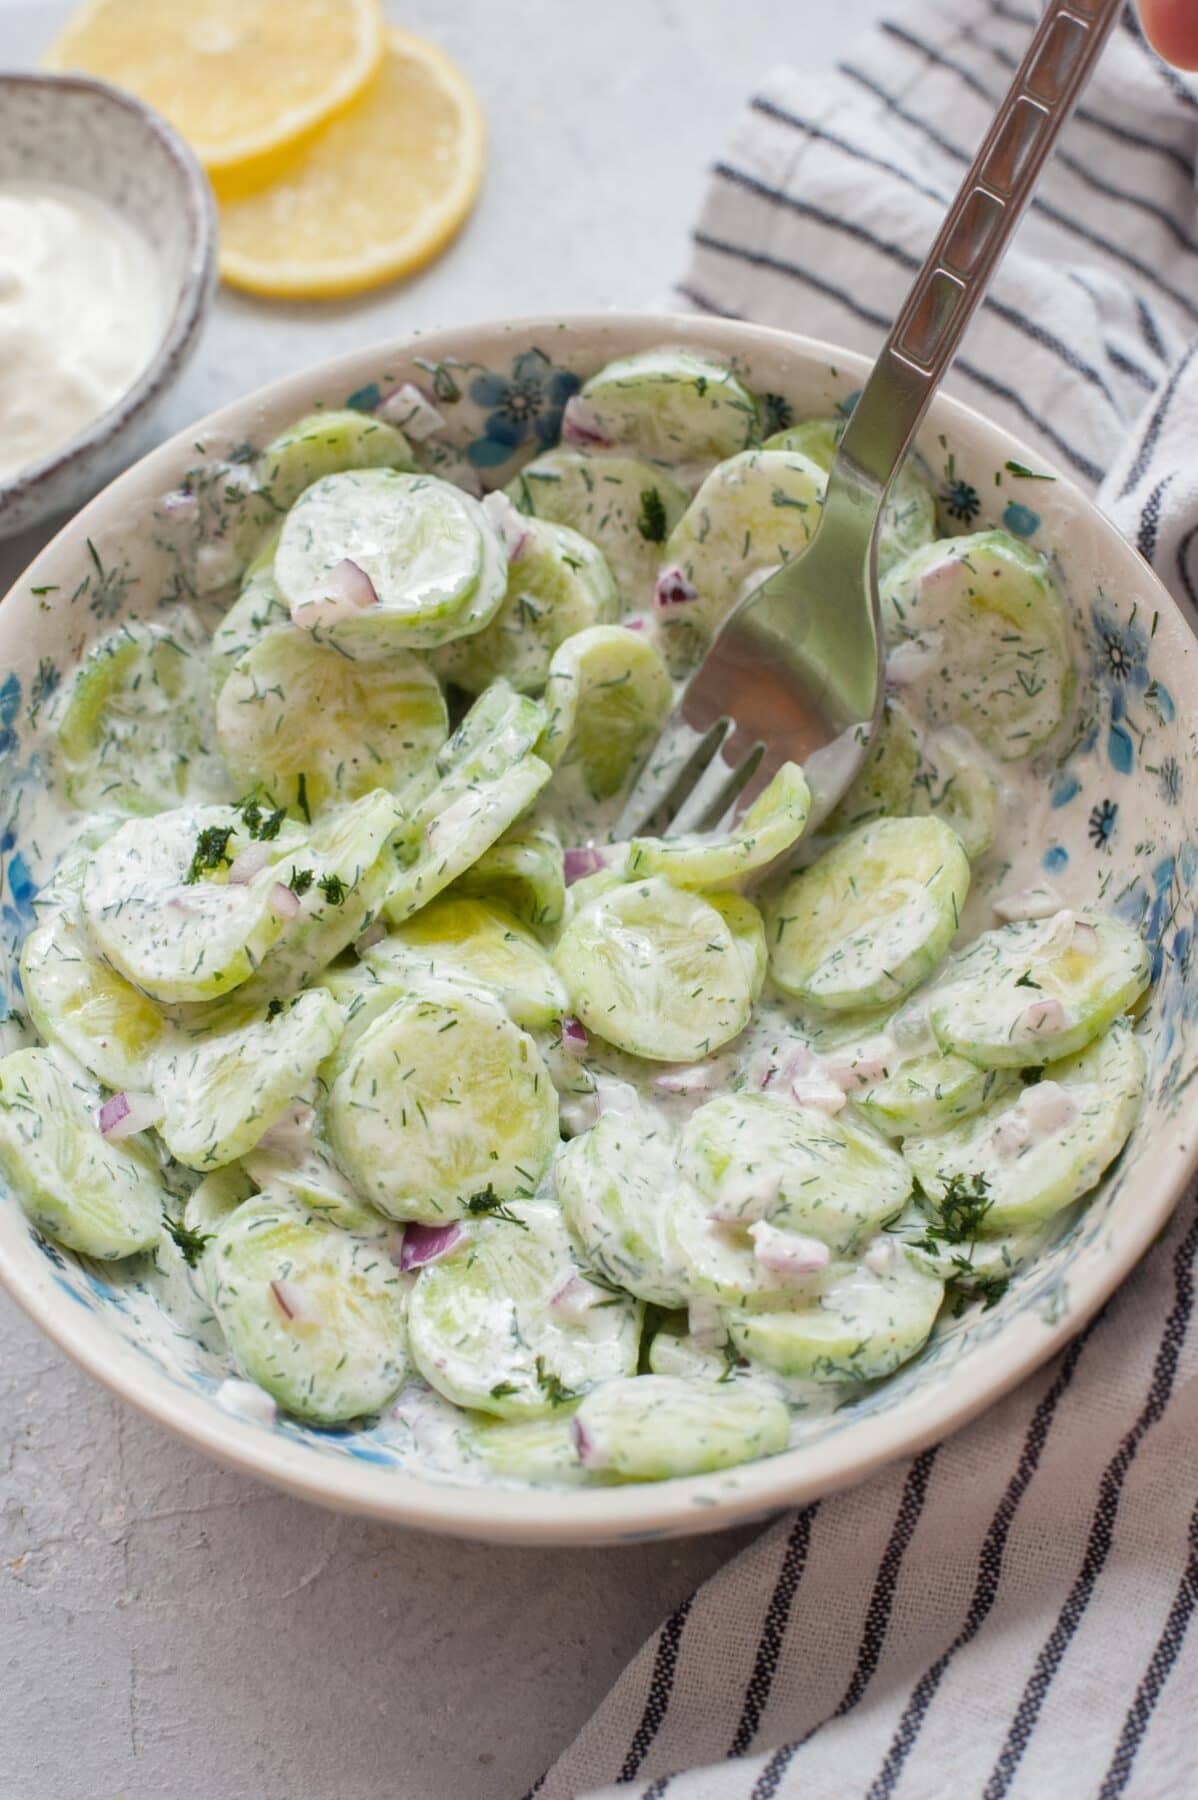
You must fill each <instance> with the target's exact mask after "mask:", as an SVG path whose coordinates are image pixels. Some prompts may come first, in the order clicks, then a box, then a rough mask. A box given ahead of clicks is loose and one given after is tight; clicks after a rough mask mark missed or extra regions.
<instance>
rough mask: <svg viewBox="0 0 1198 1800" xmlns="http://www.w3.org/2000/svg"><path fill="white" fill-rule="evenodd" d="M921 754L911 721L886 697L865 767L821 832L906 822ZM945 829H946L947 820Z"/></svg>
mask: <svg viewBox="0 0 1198 1800" xmlns="http://www.w3.org/2000/svg"><path fill="white" fill-rule="evenodd" d="M921 754H922V740H921V734H920V732H919V730H918V727H917V726H916V724H915V721H914V720H913V719H912V717H911V715H910V713H909V712H908V711H907V709H906V707H905V706H904V705H903V704H902V702H901V701H900V700H896V699H894V697H893V696H891V695H888V696H887V698H886V701H885V703H884V707H883V711H882V719H881V723H880V724H879V726H878V729H877V731H876V732H875V734H874V736H873V738H872V739H871V741H870V745H869V748H868V750H867V751H866V753H865V761H864V762H863V763H862V765H861V768H860V770H859V772H858V773H857V775H856V776H855V777H854V779H853V781H852V782H851V784H850V785H849V788H848V790H847V792H846V793H845V794H844V796H843V797H842V799H841V800H840V801H839V802H838V804H837V805H836V806H835V807H834V808H833V810H832V811H831V812H830V813H829V814H828V817H827V819H826V820H825V821H824V825H823V830H824V831H825V832H827V833H828V834H829V835H839V834H840V833H841V832H845V831H851V830H852V828H853V827H854V825H864V824H865V823H866V822H867V821H868V820H870V819H902V818H906V817H907V816H908V814H910V813H912V812H913V811H915V806H914V797H915V780H916V776H917V775H918V773H919V768H920V757H921ZM947 823H948V824H950V825H951V824H952V819H951V818H950V819H948V821H947Z"/></svg>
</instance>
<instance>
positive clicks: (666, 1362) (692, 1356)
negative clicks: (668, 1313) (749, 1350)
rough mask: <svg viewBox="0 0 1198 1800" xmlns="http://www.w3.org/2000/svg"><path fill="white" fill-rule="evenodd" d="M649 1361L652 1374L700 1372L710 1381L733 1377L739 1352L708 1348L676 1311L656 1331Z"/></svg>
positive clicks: (697, 1373)
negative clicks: (729, 1353)
mask: <svg viewBox="0 0 1198 1800" xmlns="http://www.w3.org/2000/svg"><path fill="white" fill-rule="evenodd" d="M725 1335H726V1334H725ZM648 1362H649V1373H650V1374H651V1375H682V1376H687V1375H698V1376H701V1377H705V1378H706V1379H707V1380H708V1381H730V1380H731V1379H732V1375H733V1373H734V1370H735V1366H736V1355H735V1352H733V1353H732V1355H731V1356H728V1355H725V1353H724V1351H723V1350H712V1349H709V1348H708V1346H707V1345H706V1344H705V1343H702V1342H700V1341H699V1340H698V1339H697V1338H695V1337H694V1336H693V1335H692V1333H691V1331H690V1330H689V1327H688V1324H687V1321H686V1319H685V1318H684V1317H682V1316H681V1315H675V1316H674V1317H672V1318H669V1319H666V1320H664V1321H663V1322H662V1324H661V1326H660V1328H659V1329H658V1330H657V1331H655V1332H654V1334H653V1339H652V1342H651V1343H650V1345H649V1357H648Z"/></svg>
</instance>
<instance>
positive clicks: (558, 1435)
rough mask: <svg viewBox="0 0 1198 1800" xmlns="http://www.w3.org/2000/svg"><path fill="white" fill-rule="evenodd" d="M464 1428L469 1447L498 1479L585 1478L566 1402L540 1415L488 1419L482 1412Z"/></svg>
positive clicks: (577, 1480)
mask: <svg viewBox="0 0 1198 1800" xmlns="http://www.w3.org/2000/svg"><path fill="white" fill-rule="evenodd" d="M459 1416H460V1415H459ZM466 1429H467V1437H466V1441H467V1443H468V1445H469V1447H470V1449H471V1450H472V1451H473V1452H474V1454H475V1455H476V1456H477V1457H478V1458H479V1459H480V1460H481V1461H482V1462H483V1463H484V1464H485V1465H486V1467H487V1469H488V1470H489V1471H490V1473H491V1474H492V1475H495V1476H497V1477H498V1478H499V1480H500V1481H536V1482H539V1481H566V1482H570V1483H573V1484H577V1483H578V1482H581V1481H583V1480H584V1479H585V1476H584V1472H583V1467H582V1464H581V1463H580V1462H579V1460H578V1445H577V1443H576V1442H575V1438H574V1415H573V1411H572V1409H571V1408H570V1407H569V1406H562V1407H559V1408H558V1410H557V1411H556V1412H555V1413H551V1414H550V1415H549V1416H548V1418H543V1419H535V1418H534V1419H488V1418H487V1417H486V1415H485V1414H483V1415H482V1416H480V1417H479V1418H478V1420H477V1422H476V1421H475V1420H474V1419H471V1421H470V1423H469V1425H468V1426H467V1428H466Z"/></svg>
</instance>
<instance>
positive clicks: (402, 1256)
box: [399, 1224, 466, 1274]
mask: <svg viewBox="0 0 1198 1800" xmlns="http://www.w3.org/2000/svg"><path fill="white" fill-rule="evenodd" d="M465 1235H466V1233H465V1232H464V1230H463V1229H462V1227H461V1226H460V1225H456V1224H454V1225H415V1224H413V1225H409V1226H408V1227H407V1228H406V1230H405V1231H404V1234H403V1249H402V1250H401V1251H400V1253H399V1266H400V1268H401V1269H402V1270H403V1271H404V1273H405V1274H406V1273H407V1271H408V1270H409V1269H423V1268H424V1266H425V1264H426V1263H434V1262H437V1261H439V1260H440V1258H441V1257H443V1256H447V1255H448V1254H449V1252H450V1251H451V1250H452V1249H453V1247H454V1245H455V1244H458V1243H460V1242H461V1240H462V1238H464V1237H465Z"/></svg>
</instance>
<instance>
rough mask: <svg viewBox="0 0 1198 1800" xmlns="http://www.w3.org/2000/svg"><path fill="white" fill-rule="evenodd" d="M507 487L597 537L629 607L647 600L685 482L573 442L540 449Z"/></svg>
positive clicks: (538, 509) (682, 505) (543, 514)
mask: <svg viewBox="0 0 1198 1800" xmlns="http://www.w3.org/2000/svg"><path fill="white" fill-rule="evenodd" d="M506 492H507V495H508V498H509V499H510V500H512V501H514V503H515V504H516V506H518V507H519V509H520V511H521V512H523V513H528V514H531V515H532V516H533V517H535V518H538V519H548V520H550V521H551V522H552V523H553V524H555V525H569V526H571V527H572V528H573V529H574V530H575V531H578V532H581V534H582V536H583V537H585V538H588V539H589V540H590V541H591V543H593V544H595V545H596V546H597V547H598V549H599V550H600V551H602V553H603V557H604V560H605V561H606V563H607V566H608V568H609V569H610V570H611V572H612V574H613V575H614V576H615V578H616V581H617V583H618V585H619V589H620V592H621V594H622V595H623V597H624V603H625V605H626V606H627V607H629V608H630V609H631V610H632V611H634V612H639V611H640V610H641V609H642V608H644V607H646V606H647V605H648V604H649V600H650V597H651V595H652V593H653V583H654V582H655V581H656V579H657V566H658V564H659V562H660V561H661V553H662V545H663V544H664V542H665V540H666V538H667V537H668V535H669V533H670V532H671V531H672V530H673V529H674V526H675V525H676V524H677V523H678V521H679V519H680V518H681V517H682V515H683V513H684V512H685V511H686V507H687V500H688V495H687V491H686V489H685V488H684V487H681V486H680V485H679V484H678V482H676V481H675V480H674V479H673V478H672V476H670V475H668V474H667V473H666V471H665V470H664V469H661V468H657V467H656V466H655V465H654V464H653V463H649V462H642V461H640V460H639V459H638V458H636V457H631V456H606V455H601V456H584V455H582V454H581V453H580V452H579V451H576V450H550V451H548V452H546V454H545V455H544V456H538V457H537V458H536V459H535V461H533V462H530V463H528V464H526V466H525V467H524V468H523V469H522V470H521V472H520V474H519V475H517V476H516V478H515V480H514V481H513V482H511V483H510V484H509V486H508V488H507V490H506Z"/></svg>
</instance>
